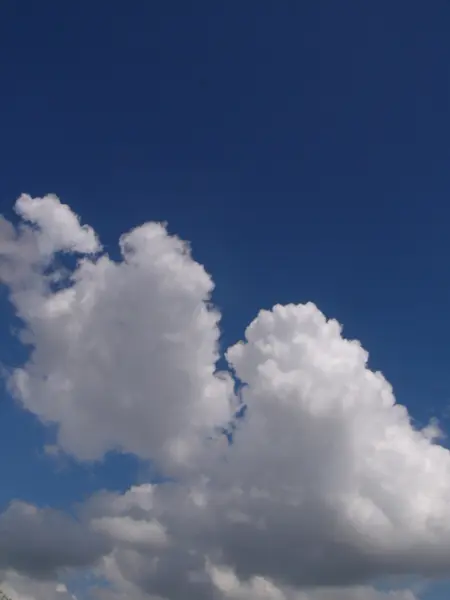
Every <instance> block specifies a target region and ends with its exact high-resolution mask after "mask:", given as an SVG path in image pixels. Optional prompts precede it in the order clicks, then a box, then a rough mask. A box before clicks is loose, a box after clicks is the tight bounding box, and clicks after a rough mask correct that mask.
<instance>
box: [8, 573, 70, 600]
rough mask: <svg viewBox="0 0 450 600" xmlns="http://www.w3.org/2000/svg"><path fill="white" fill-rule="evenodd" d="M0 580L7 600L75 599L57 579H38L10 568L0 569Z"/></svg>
mask: <svg viewBox="0 0 450 600" xmlns="http://www.w3.org/2000/svg"><path fill="white" fill-rule="evenodd" d="M0 580H1V582H2V585H1V591H2V592H3V594H5V595H6V596H7V597H8V598H9V600H77V598H76V597H75V596H74V595H73V594H71V593H70V592H69V591H68V589H67V586H66V585H65V584H64V583H60V582H57V581H39V580H36V579H32V578H30V577H27V576H24V575H21V574H19V573H17V572H15V571H12V570H6V571H0ZM0 597H1V594H0Z"/></svg>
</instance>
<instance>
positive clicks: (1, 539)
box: [0, 501, 109, 579]
mask: <svg viewBox="0 0 450 600" xmlns="http://www.w3.org/2000/svg"><path fill="white" fill-rule="evenodd" d="M108 551H109V546H108V543H107V540H106V539H104V538H103V536H101V535H99V534H96V533H95V532H94V531H93V530H92V529H90V528H88V527H84V526H82V525H81V524H80V523H79V522H77V521H76V520H74V519H73V518H72V517H70V516H69V515H66V514H64V513H61V512H59V511H56V510H52V509H50V508H48V509H39V508H37V507H35V506H33V505H31V504H27V503H25V502H20V501H14V502H12V503H11V504H10V505H9V507H8V508H7V509H6V510H5V512H3V513H2V514H1V515H0V569H10V570H14V571H16V572H18V573H22V574H24V575H29V576H32V577H33V578H35V579H49V578H50V579H51V578H53V577H56V574H57V572H58V570H59V569H61V568H64V569H67V568H76V567H84V566H92V565H94V564H95V562H96V561H97V560H99V559H100V558H101V557H102V556H103V555H104V554H105V553H107V552H108Z"/></svg>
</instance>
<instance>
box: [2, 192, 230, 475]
mask: <svg viewBox="0 0 450 600" xmlns="http://www.w3.org/2000/svg"><path fill="white" fill-rule="evenodd" d="M16 210H17V212H18V213H19V214H20V215H22V216H24V217H26V219H27V221H31V223H30V225H29V226H26V225H23V226H22V227H21V229H20V230H19V232H15V231H14V230H13V229H12V227H11V226H10V225H9V224H8V223H6V222H3V224H2V227H1V229H0V234H1V233H3V235H2V241H1V242H0V258H1V263H0V276H3V280H4V281H5V282H6V283H7V284H9V286H10V289H11V299H12V301H13V303H14V305H15V307H16V309H17V313H18V315H19V317H20V318H21V319H22V320H23V321H24V323H25V324H26V329H25V331H24V333H23V336H24V339H25V340H26V341H27V342H28V343H30V344H31V345H32V347H33V351H32V355H31V357H30V360H29V362H28V363H27V364H26V365H25V366H24V367H23V368H22V369H17V370H16V371H15V372H14V373H13V374H12V377H11V379H10V386H11V389H12V390H13V391H14V394H15V395H16V397H17V398H18V399H19V400H20V401H21V402H22V403H23V405H24V406H25V407H26V408H27V409H28V410H30V411H32V412H34V413H35V414H37V415H38V416H39V417H40V418H41V419H42V420H43V421H44V422H53V423H56V424H57V425H58V431H59V435H58V442H59V445H60V446H61V447H62V448H63V449H64V450H65V451H66V452H69V453H71V454H73V455H74V456H76V457H77V458H79V459H98V458H101V457H102V456H103V455H104V454H105V453H106V452H107V451H108V450H111V449H116V448H117V449H121V450H124V451H128V452H133V453H135V454H138V455H139V456H141V457H144V458H152V459H160V460H161V461H164V460H166V461H168V462H169V461H170V462H173V463H177V464H178V463H183V462H186V461H187V459H188V456H189V454H190V453H191V452H193V451H194V449H195V446H196V444H198V443H199V440H201V439H203V438H206V437H207V436H209V435H210V434H211V431H212V430H213V428H214V426H216V425H218V424H221V423H222V422H226V420H227V419H228V418H229V414H230V403H229V402H230V395H231V391H232V389H231V388H232V385H231V381H230V378H229V377H228V376H227V375H225V374H224V375H223V376H217V375H216V374H214V371H215V363H216V360H217V357H218V356H217V342H218V337H219V328H218V321H219V314H218V313H217V311H214V310H213V309H212V308H211V307H210V305H209V300H210V294H211V291H212V288H213V284H212V281H211V278H210V277H209V275H208V274H207V273H206V272H205V270H204V269H203V267H201V266H200V265H199V264H197V263H196V262H195V261H194V260H192V258H191V256H190V253H189V248H188V246H187V245H186V244H184V243H183V242H181V241H180V240H179V239H178V238H176V237H173V236H172V237H171V236H169V235H168V234H167V232H166V230H165V229H164V227H163V226H162V225H160V224H157V223H147V224H146V225H143V226H142V227H139V228H137V229H135V230H133V231H131V232H130V233H128V234H127V235H124V236H123V237H122V238H121V240H120V249H121V252H122V257H123V260H122V261H121V262H119V263H117V262H114V261H112V260H111V259H110V258H109V257H108V256H107V255H105V254H98V253H97V254H95V255H92V254H86V253H92V252H97V251H99V249H100V246H99V243H98V242H97V238H96V236H95V234H94V233H93V231H92V230H91V229H90V228H88V227H82V226H81V225H80V224H79V221H78V219H77V218H76V217H75V216H74V215H73V213H72V212H71V211H70V210H69V208H68V207H67V206H64V205H61V204H60V203H59V202H58V201H57V200H56V199H55V198H54V197H45V198H43V199H34V200H33V199H31V198H29V197H28V196H22V197H21V198H20V199H19V200H18V202H17V205H16ZM68 250H74V251H77V253H78V255H77V256H78V262H77V266H76V268H75V269H74V270H73V271H72V272H71V273H70V276H69V277H68V276H67V273H66V270H61V269H59V268H58V267H57V264H56V263H55V255H57V256H56V258H59V256H60V255H61V253H62V252H67V251H68ZM60 262H61V261H60ZM61 279H64V283H65V285H62V284H61ZM55 282H57V283H58V282H59V284H60V285H59V286H55ZM58 288H59V289H58Z"/></svg>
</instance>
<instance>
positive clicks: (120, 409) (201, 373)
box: [0, 196, 450, 600]
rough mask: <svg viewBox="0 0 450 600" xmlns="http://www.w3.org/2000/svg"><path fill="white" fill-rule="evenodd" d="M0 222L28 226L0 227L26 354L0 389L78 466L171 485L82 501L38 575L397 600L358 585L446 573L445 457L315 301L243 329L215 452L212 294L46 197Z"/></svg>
mask: <svg viewBox="0 0 450 600" xmlns="http://www.w3.org/2000/svg"><path fill="white" fill-rule="evenodd" d="M16 208H17V211H18V213H19V215H20V216H22V217H23V218H24V219H25V220H26V221H27V223H28V224H22V225H21V226H20V228H19V230H17V229H15V228H14V227H13V226H12V225H10V224H9V223H8V222H6V221H2V222H1V223H0V277H1V278H2V280H3V281H4V282H5V283H6V284H7V285H8V286H9V289H10V293H11V301H12V303H13V305H14V306H15V308H16V310H17V313H18V315H19V317H20V318H21V319H22V321H23V323H24V331H23V332H22V337H23V339H24V341H25V342H27V343H29V344H30V345H31V354H30V358H29V360H28V362H27V363H26V364H24V365H23V366H22V367H21V368H20V369H16V370H15V371H13V372H12V373H11V377H10V380H9V385H10V388H11V390H12V391H13V393H14V394H15V396H16V398H17V399H18V401H20V402H21V403H22V405H23V406H24V407H25V408H26V409H27V410H29V411H31V412H33V413H34V414H36V415H37V416H38V417H39V418H40V419H41V420H42V421H43V422H44V423H45V422H51V423H54V424H56V426H57V428H58V440H57V442H58V447H59V448H60V449H62V450H63V451H65V452H67V453H70V454H72V455H73V456H75V457H76V458H78V459H80V460H92V459H98V458H101V457H102V456H103V455H104V454H105V453H106V452H107V451H108V450H110V449H113V448H115V449H119V450H123V451H126V452H132V453H134V454H136V455H138V456H140V457H141V458H145V459H152V460H155V461H157V462H158V464H159V465H160V466H161V467H162V468H165V469H166V470H167V471H168V472H169V473H170V474H171V475H175V480H173V481H171V482H169V483H164V484H160V485H142V486H136V487H133V488H132V489H130V490H129V491H128V492H127V493H126V494H124V495H116V494H106V493H103V494H98V495H96V496H95V497H93V498H91V499H90V500H89V501H88V502H87V503H85V505H83V506H82V507H80V508H79V518H80V520H79V525H78V527H79V528H80V529H79V531H80V532H82V536H81V534H80V536H79V537H77V535H74V538H75V539H77V540H78V541H77V544H78V546H77V544H75V547H79V548H80V554H83V555H85V557H86V558H85V559H83V560H81V558H80V557H79V555H78V554H76V553H75V554H76V557H75V558H74V557H72V556H66V557H65V558H63V557H62V555H61V558H60V562H59V563H54V567H55V569H56V571H58V566H59V567H60V568H62V567H63V566H64V565H69V566H76V565H77V564H79V565H80V566H82V565H86V564H92V565H93V569H94V572H95V573H96V575H98V577H101V578H104V579H106V580H107V581H109V582H110V583H111V586H112V587H110V588H107V587H104V586H100V587H99V588H98V589H96V590H95V595H96V596H97V597H99V598H101V597H102V598H105V600H107V599H111V600H114V599H116V600H119V599H121V598H125V597H126V598H135V599H136V600H140V599H141V598H146V597H150V598H155V599H156V598H158V599H161V598H165V599H168V600H180V599H181V598H183V599H184V598H195V599H196V600H203V599H205V600H206V599H208V600H210V599H213V600H216V599H217V600H222V599H225V598H230V599H235V600H246V599H247V598H248V599H250V598H255V599H258V600H340V599H341V598H345V599H349V600H381V599H384V598H389V599H390V600H413V598H414V595H413V593H412V592H411V591H408V590H403V591H395V592H392V593H391V595H390V596H389V595H388V594H386V593H382V592H379V591H377V590H376V589H375V588H373V587H370V586H369V583H368V582H370V581H372V580H376V579H377V578H379V577H383V576H385V575H398V574H411V573H414V574H419V575H425V576H433V575H439V574H443V573H448V572H449V570H450V558H449V557H450V554H449V549H450V453H449V451H448V450H447V449H445V448H443V447H442V446H440V445H439V444H438V443H437V437H438V435H439V431H438V428H437V427H436V425H435V424H434V423H433V424H431V425H430V426H429V427H426V428H425V429H424V430H422V431H420V430H417V429H415V428H414V427H413V426H412V423H411V421H410V418H409V415H408V412H407V410H406V408H405V407H403V406H400V405H398V404H397V403H396V402H395V397H394V394H393V391H392V389H391V387H390V385H389V383H388V382H387V381H386V380H385V379H384V377H383V376H382V375H381V374H380V373H374V372H372V371H371V370H370V369H369V368H368V365H367V353H366V352H365V351H364V350H363V348H362V347H361V345H360V344H359V343H358V342H356V341H349V340H346V339H345V338H344V337H343V335H342V330H341V327H340V326H339V324H338V323H337V322H335V321H333V320H328V319H327V318H326V317H325V316H324V315H323V314H322V313H321V312H320V310H319V309H318V308H317V307H316V306H315V305H313V304H306V305H288V306H275V307H274V308H273V309H272V310H269V311H261V312H260V313H259V314H258V315H257V317H256V318H255V320H254V321H253V322H252V323H251V324H250V326H249V327H248V328H247V331H246V334H245V339H244V341H243V342H240V343H238V344H236V345H235V346H233V347H232V348H230V349H229V350H228V352H227V354H226V357H227V360H228V362H229V365H230V370H231V372H233V374H234V375H235V376H236V381H239V382H240V384H242V388H241V389H240V398H241V400H242V401H243V402H244V403H245V405H246V406H247V411H246V414H245V418H243V419H241V420H239V422H238V423H237V426H236V429H235V431H234V434H233V443H232V445H231V446H229V447H227V445H226V443H225V442H224V439H222V441H220V438H219V439H218V438H217V437H215V436H214V432H215V431H216V428H217V427H221V426H225V425H226V424H227V422H229V420H230V415H231V414H232V412H233V410H234V408H233V407H235V406H236V402H237V400H236V397H235V395H234V392H233V386H234V378H233V377H232V376H231V375H230V374H224V373H217V372H216V362H217V359H218V349H217V342H218V338H219V335H220V331H219V317H220V315H219V314H218V312H217V311H216V310H214V309H213V308H212V307H211V304H210V303H211V292H212V289H213V284H212V280H211V278H210V276H209V275H208V274H207V273H206V272H205V270H204V269H203V267H201V266H200V265H199V264H198V263H196V262H195V261H194V260H193V258H192V257H191V254H190V251H189V248H188V247H187V245H186V244H185V243H183V242H181V241H180V240H179V239H178V238H176V237H174V236H170V235H169V234H168V232H167V230H166V229H165V227H163V226H162V225H160V224H156V223H147V224H145V225H142V226H141V227H138V228H137V229H134V230H133V231H131V232H130V233H128V234H126V235H124V236H122V238H121V240H120V250H121V255H122V259H121V261H120V262H115V261H113V260H112V259H111V258H110V257H108V256H107V255H106V254H105V253H104V252H103V251H102V249H101V246H100V242H99V241H98V238H97V236H96V234H95V233H94V232H93V230H92V229H91V228H89V227H86V226H81V225H80V222H79V220H78V218H77V217H76V216H75V215H73V213H72V212H71V211H70V209H69V208H68V207H66V206H63V205H61V204H60V203H59V201H58V200H57V199H56V198H55V197H46V198H43V199H31V198H29V197H27V196H23V197H22V198H21V199H20V200H19V201H18V204H17V207H16ZM68 252H72V253H75V255H74V256H75V258H76V265H75V267H72V268H69V265H70V262H71V261H69V260H67V259H66V258H65V256H66V255H67V253H68ZM71 260H72V261H73V258H71ZM61 265H65V266H64V267H62V266H61ZM10 510H12V509H10ZM28 510H31V509H28ZM9 518H10V517H8V519H9ZM58 518H60V517H58ZM61 518H62V517H61ZM44 521H45V520H44ZM44 521H42V523H43V524H42V525H40V527H41V528H42V529H45V523H44ZM0 523H1V520H0ZM65 527H66V525H64V526H61V527H60V531H63V530H64V528H65ZM16 528H17V531H19V529H20V527H19V525H18V524H17V525H16ZM68 530H69V531H70V527H68ZM11 531H12V530H11ZM39 531H40V530H39ZM10 535H11V536H13V534H12V533H10ZM91 535H92V536H93V538H92V539H95V540H101V544H105V546H104V547H103V549H102V551H101V557H100V558H99V553H98V551H97V550H96V551H95V552H92V546H91V543H89V544H88V545H89V550H91V552H92V555H91V556H89V554H88V549H84V548H83V542H82V539H89V536H91ZM42 536H43V539H45V535H44V534H42ZM21 543H23V541H22V542H21ZM52 543H53V544H54V546H53V547H55V548H56V547H57V546H58V544H60V543H61V540H59V539H58V540H56V541H54V542H52ZM50 546H51V544H50ZM19 555H20V553H19ZM0 556H1V542H0ZM21 560H22V562H21V563H20V561H19V559H16V560H15V562H14V564H11V562H10V563H8V566H9V567H14V568H21V569H22V571H23V572H26V571H28V572H30V573H31V572H32V563H33V560H31V559H28V560H29V562H28V563H26V561H25V562H24V560H23V559H21ZM36 560H37V559H36ZM50 563H51V561H50Z"/></svg>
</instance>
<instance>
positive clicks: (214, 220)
mask: <svg viewBox="0 0 450 600" xmlns="http://www.w3.org/2000/svg"><path fill="white" fill-rule="evenodd" d="M449 22H450V5H449V4H448V3H447V2H445V1H444V0H434V1H433V2H428V3H424V2H419V1H418V0H410V1H406V0H398V1H397V2H389V1H388V0H381V1H379V2H357V1H355V0H340V1H339V2H336V1H335V0H315V1H310V2H294V1H292V2H291V1H286V2H270V1H266V0H260V1H258V2H255V1H247V2H240V3H238V2H210V1H206V0H196V1H195V2H193V3H185V2H182V1H181V0H170V1H167V2H159V3H154V2H146V1H143V0H135V1H134V2H128V3H119V2H116V1H112V2H101V1H99V2H89V3H88V2H85V1H83V0H82V1H80V2H73V3H67V2H65V3H62V2H56V1H53V0H44V1H43V2H31V1H30V0H28V1H27V0H24V1H22V2H14V1H13V0H4V1H3V2H2V5H1V8H0V48H1V55H2V57H3V59H2V61H1V66H0V77H1V82H2V85H1V94H0V119H1V127H0V131H1V141H0V161H1V164H2V178H1V181H0V208H1V210H0V212H1V213H2V214H4V215H5V216H6V217H7V218H8V219H13V220H14V219H16V217H15V216H14V215H13V212H12V208H13V204H14V202H15V200H16V198H17V197H18V196H19V195H20V194H21V193H22V192H25V193H27V194H30V195H32V196H43V195H45V194H47V193H55V194H57V195H58V196H59V197H60V198H61V199H62V201H63V202H65V203H67V204H69V205H70V207H71V208H72V209H73V211H74V212H75V213H77V214H79V215H81V216H82V220H83V222H86V223H89V224H90V225H92V227H93V228H94V229H95V230H96V231H97V233H98V234H99V236H100V237H101V240H102V243H103V244H104V246H105V248H106V249H107V250H108V252H110V253H111V255H112V256H117V254H118V248H117V239H118V237H119V236H120V235H121V234H122V233H123V232H125V231H128V230H129V229H131V228H132V227H135V226H137V225H139V224H141V223H143V222H145V221H167V222H168V229H169V232H170V233H176V234H177V235H179V236H180V237H181V238H182V239H186V240H189V241H190V243H191V244H192V249H193V255H194V258H195V259H196V260H197V261H198V262H199V263H201V264H203V265H205V268H206V269H207V271H208V272H209V273H212V274H213V278H214V282H215V284H216V287H215V290H214V293H213V301H214V303H215V304H216V305H217V306H218V307H219V308H220V310H221V312H222V314H223V318H222V342H221V343H222V346H223V348H227V347H228V346H229V345H230V344H234V343H235V342H236V341H238V340H239V339H241V337H242V335H243V331H244V329H245V327H246V326H247V324H248V323H249V322H250V321H251V320H252V319H253V318H254V317H255V316H256V314H257V312H258V311H259V309H260V308H267V309H269V308H271V307H272V306H273V305H274V304H276V303H282V304H285V303H289V302H294V303H300V302H305V301H308V300H311V301H313V302H314V303H316V304H317V305H318V306H319V308H320V309H321V310H322V311H323V312H324V313H325V314H326V315H327V316H330V317H335V318H337V319H338V320H339V322H341V323H343V325H344V334H345V336H347V337H350V338H357V339H359V340H361V342H362V344H363V346H364V347H365V348H366V349H368V351H369V352H370V364H371V366H372V367H373V368H376V369H380V370H381V371H382V372H383V373H384V374H385V376H386V378H387V379H388V380H389V381H390V382H391V384H392V385H393V387H394V390H395V393H396V396H397V399H398V401H399V402H400V403H402V404H405V405H406V406H407V407H408V410H409V411H410V413H411V415H412V416H413V417H414V418H415V419H417V422H418V423H420V424H422V425H423V424H425V423H426V422H427V421H428V420H429V419H430V417H432V416H436V417H438V418H439V420H440V422H441V427H442V428H443V429H444V430H445V429H446V427H447V423H448V418H449V414H450V413H449V405H450V378H449V369H448V364H449V361H450V346H449V344H448V340H449V339H450V320H449V319H448V306H449V299H450V277H449V273H448V256H449V251H450V241H449V239H450V238H449V237H448V222H449V218H450V204H449V201H448V195H449V188H450V170H449V168H448V162H449V155H450V145H449V139H450V136H449V134H450V113H449V95H450V88H449V59H450V37H449V35H448V30H449ZM0 306H1V313H0V333H1V336H0V359H1V361H2V363H3V364H4V365H8V366H9V365H14V364H17V363H20V361H21V360H22V359H23V356H24V354H23V352H24V350H23V349H22V348H21V347H20V345H19V344H18V342H17V340H15V339H14V338H13V336H11V334H10V331H11V327H12V326H13V325H14V323H15V322H14V312H13V310H12V308H11V307H10V306H9V305H8V302H7V299H6V295H5V294H4V295H3V296H2V298H1V299H0ZM53 441H54V432H53V430H51V429H50V430H49V429H47V428H45V427H43V425H42V424H41V423H40V422H39V421H38V420H37V418H36V417H35V416H33V415H32V414H30V413H27V412H25V411H23V410H22V409H21V408H19V407H18V406H17V405H16V404H15V403H14V402H13V401H12V399H11V398H10V397H9V395H8V393H7V392H6V390H3V392H2V396H1V398H0V452H1V455H2V456H3V457H4V458H3V460H2V461H0V480H1V482H2V484H1V487H0V506H1V507H2V509H3V508H5V507H6V505H7V504H8V502H9V501H10V500H11V499H12V498H21V499H23V500H26V501H27V502H31V503H34V504H37V505H38V506H44V505H50V506H53V507H55V508H58V509H69V507H70V506H71V505H72V504H73V502H74V501H82V500H84V499H86V498H87V497H88V496H90V495H91V494H92V493H93V492H94V491H95V490H98V489H102V488H107V489H110V490H114V491H118V492H119V491H120V492H123V491H125V490H126V489H128V488H129V486H130V485H132V484H133V483H136V482H140V481H143V480H145V479H146V478H147V477H148V467H147V466H146V465H145V464H142V463H141V462H140V461H139V460H138V459H137V458H135V457H133V456H118V455H109V456H108V457H107V458H106V459H105V461H104V462H103V463H101V464H95V465H89V464H88V465H86V464H78V463H77V462H76V461H75V460H73V459H72V458H66V459H64V461H63V462H62V463H61V464H60V463H55V461H54V460H53V459H51V458H49V457H48V456H45V454H44V452H43V446H44V445H45V444H49V443H53ZM444 444H445V441H444ZM6 457H8V458H6ZM443 593H444V595H448V588H445V590H444V592H443ZM439 594H440V593H439V592H438V590H436V592H435V593H434V595H433V594H431V595H429V596H426V598H427V599H428V598H429V600H437V599H438V598H441V596H440V595H439ZM442 597H444V596H442ZM424 598H425V596H424Z"/></svg>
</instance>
